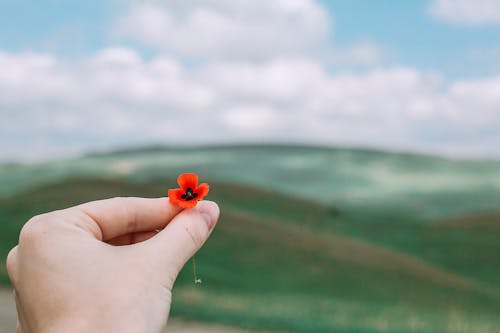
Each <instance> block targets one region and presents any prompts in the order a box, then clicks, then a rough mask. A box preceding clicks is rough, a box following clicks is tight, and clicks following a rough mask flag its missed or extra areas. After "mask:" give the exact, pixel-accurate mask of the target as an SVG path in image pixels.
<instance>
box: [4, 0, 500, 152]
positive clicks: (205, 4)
mask: <svg viewBox="0 0 500 333" xmlns="http://www.w3.org/2000/svg"><path fill="white" fill-rule="evenodd" d="M496 9H498V10H496ZM498 13H500V2H498V1H495V0H475V1H474V0H428V1H419V0H406V1H391V0H378V1H370V0H350V1H344V0H317V1H314V0H295V1H288V2H287V1H283V0H272V1H264V0H255V1H250V0H235V1H231V0H219V1H215V0H207V1H197V0H184V1H182V0H170V1H166V0H165V1H161V0H151V1H134V0H129V1H126V2H125V1H96V0H90V1H62V0H60V1H58V0H52V1H14V0H0V70H2V68H1V67H2V66H4V69H5V70H4V71H3V73H7V74H5V75H4V77H3V78H2V75H1V74H0V123H3V124H4V127H3V131H2V134H0V139H1V140H0V141H3V142H4V144H3V146H1V145H0V160H9V159H21V160H24V159H30V158H34V159H38V158H46V157H49V158H50V157H51V156H67V155H71V154H77V153H80V152H84V151H86V150H89V149H101V148H102V149H106V148H109V147H115V146H124V145H127V144H134V143H138V144H142V143H148V142H174V143H175V142H177V141H178V139H177V132H176V131H177V130H178V129H179V128H180V127H182V126H185V124H186V123H188V122H189V123H190V125H191V126H194V128H195V129H196V130H198V131H203V135H201V136H200V137H198V138H195V139H193V140H194V141H193V143H204V142H248V141H280V142H282V141H286V142H288V141H292V142H309V143H320V144H327V145H343V144H349V145H360V146H374V147H377V148H383V149H391V150H411V151H424V152H431V153H437V154H445V155H450V156H458V157H489V156H491V155H494V156H500V148H498V146H500V145H497V144H495V142H500V133H499V132H500V97H498V94H500V93H497V91H500V90H498V89H500V60H499V59H500V14H498ZM23 80H25V81H23ZM2 92H3V94H2ZM300 95H303V96H300ZM297 96H300V97H302V98H300V99H298V98H297ZM141 103H142V104H141ZM2 118H3V119H2ZM27 119H29V120H30V122H28V123H27ZM96 119H97V120H98V122H99V123H102V124H108V126H102V128H101V127H99V126H97V127H93V126H91V125H92V124H93V122H94V121H95V120H96ZM193 119H194V120H193ZM193 122H194V124H193ZM206 124H209V127H208V128H207V126H206ZM0 129H2V126H1V125H0ZM19 138H22V140H20V139H19ZM394 138H397V140H394ZM497 140H498V141H497ZM32 150H37V151H38V150H41V151H44V152H45V153H44V156H38V155H37V156H35V157H27V154H26V153H25V151H32ZM39 155H41V153H39ZM30 156H32V155H30Z"/></svg>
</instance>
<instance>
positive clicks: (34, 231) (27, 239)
mask: <svg viewBox="0 0 500 333" xmlns="http://www.w3.org/2000/svg"><path fill="white" fill-rule="evenodd" d="M47 227H48V226H47V214H42V215H37V216H34V217H32V218H31V219H29V220H28V222H26V223H25V224H24V226H23V227H22V229H21V232H20V233H19V244H21V245H22V244H25V243H31V242H33V241H36V240H38V239H40V238H42V237H43V236H44V234H45V233H46V232H47Z"/></svg>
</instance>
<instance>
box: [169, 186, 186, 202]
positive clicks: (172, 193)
mask: <svg viewBox="0 0 500 333" xmlns="http://www.w3.org/2000/svg"><path fill="white" fill-rule="evenodd" d="M183 193H184V191H183V190H181V189H180V188H176V189H173V190H168V199H169V200H170V203H171V204H173V205H179V204H180V203H181V202H182V201H183V199H182V198H181V195H182V194H183Z"/></svg>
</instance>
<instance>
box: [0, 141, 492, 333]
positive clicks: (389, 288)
mask: <svg viewBox="0 0 500 333" xmlns="http://www.w3.org/2000/svg"><path fill="white" fill-rule="evenodd" d="M300 149H303V148H300ZM164 153H165V152H162V154H164ZM226 153H227V152H226ZM341 153H342V154H343V155H344V157H345V155H346V154H347V152H341ZM123 154H124V153H120V154H118V156H120V157H119V158H120V161H121V162H122V163H124V162H123V161H124V158H125V157H124V155H123ZM130 154H135V153H131V152H126V153H125V155H127V156H128V158H129V159H130V158H131V157H130ZM141 154H145V152H142V153H141ZM148 154H153V153H152V152H148ZM176 154H179V153H176ZM186 154H187V153H186ZM217 154H218V156H219V157H220V156H222V155H223V154H222V153H221V152H218V153H217ZM261 154H264V153H262V152H261ZM294 154H297V152H296V151H295V153H294ZM315 154H318V152H317V151H316V152H315ZM327 154H331V152H327ZM360 154H361V156H358V157H356V158H354V157H352V156H351V157H350V158H349V160H350V161H353V160H360V159H361V160H363V158H364V159H365V160H364V163H368V162H367V161H366V159H367V157H366V154H368V155H369V154H372V155H373V156H372V157H373V158H375V159H376V160H378V162H377V163H378V164H382V160H383V158H382V157H381V156H378V155H377V154H375V153H373V152H372V153H369V152H360ZM384 154H385V153H384ZM384 154H382V155H383V156H385V157H384V158H389V160H390V161H392V162H390V163H396V162H394V161H395V160H397V163H396V164H398V165H401V164H404V163H406V165H414V164H419V163H420V164H421V165H420V166H419V167H418V168H420V169H421V170H432V169H434V171H435V172H437V174H443V175H445V173H444V171H443V170H442V169H441V168H438V167H436V165H441V164H443V163H444V164H447V165H448V166H449V165H452V166H453V167H451V170H452V171H450V173H451V174H454V175H455V176H453V177H457V178H459V177H460V175H463V177H464V184H465V185H464V184H462V183H460V182H459V181H458V180H457V179H455V178H453V177H452V176H450V175H448V176H446V175H445V176H446V177H448V180H446V181H443V180H442V181H441V184H443V185H442V187H439V186H437V185H436V184H435V183H433V182H431V183H425V184H424V183H423V181H422V179H434V180H435V179H436V178H437V176H436V173H432V172H431V171H428V172H425V173H423V172H421V173H417V174H416V175H415V174H414V173H411V172H410V171H408V167H401V168H402V169H401V170H406V171H405V172H406V178H405V177H403V176H402V174H401V173H395V177H396V178H397V177H399V178H400V180H398V184H399V189H400V190H399V191H397V190H396V189H397V188H398V187H397V186H396V185H394V184H392V185H390V186H389V187H391V189H389V190H388V189H387V188H386V189H385V191H382V190H381V191H380V193H381V194H380V195H376V193H378V192H377V191H375V190H373V191H374V192H373V193H374V194H371V193H372V192H371V191H369V193H368V192H367V193H363V195H354V196H343V195H341V194H339V193H336V192H335V191H333V190H331V191H330V192H328V191H326V190H324V191H323V190H322V188H325V184H319V185H321V186H323V187H321V186H319V185H318V184H317V183H315V182H314V181H312V180H311V181H310V183H309V184H310V185H309V186H307V184H308V183H307V182H304V183H302V187H300V186H299V185H298V184H299V180H295V181H294V182H295V183H293V182H292V183H293V184H291V185H290V184H285V185H279V186H275V185H274V184H275V183H272V181H269V183H267V185H266V186H264V185H263V184H260V183H258V182H253V181H252V177H254V178H257V176H255V173H257V174H258V173H259V172H264V171H262V170H256V171H251V170H248V171H247V172H249V173H250V172H253V173H254V174H252V175H243V176H242V177H241V179H239V180H238V179H233V178H231V177H227V181H225V182H224V181H222V180H224V179H225V178H224V177H223V176H221V175H218V174H216V173H215V172H212V173H211V172H208V175H209V176H208V177H207V178H208V179H206V178H205V177H204V180H208V181H209V182H210V183H211V188H212V192H211V193H210V196H209V199H211V200H215V201H217V202H219V204H220V206H221V211H222V215H221V221H220V223H219V225H218V227H217V229H216V231H215V232H214V234H213V237H212V238H211V239H210V240H209V242H208V243H207V244H206V246H205V247H204V248H203V249H202V250H201V252H200V253H199V254H198V255H197V264H198V271H199V274H200V276H201V277H202V278H203V280H204V283H203V284H202V285H201V286H199V285H196V286H195V285H193V283H192V273H191V267H190V266H189V265H188V266H187V267H186V268H185V269H184V271H183V272H182V273H181V274H180V276H179V279H178V283H177V284H176V287H175V290H174V300H173V307H172V316H176V317H182V318H186V319H194V320H197V321H207V322H218V323H223V324H231V325H235V326H240V327H245V328H251V329H267V330H281V331H290V332H340V333H342V332H362V333H363V332H366V333H375V332H394V333H396V332H436V333H438V332H479V333H480V332H497V331H498V327H500V288H499V286H500V242H498V239H500V238H499V236H500V208H499V209H498V211H495V209H494V206H493V205H492V204H491V202H492V201H488V200H492V199H491V198H496V196H498V195H499V194H498V191H497V188H496V187H495V186H496V185H495V184H496V183H492V182H488V180H489V178H488V177H490V178H491V177H493V175H495V172H496V171H493V170H492V166H494V165H495V163H494V162H488V163H486V162H484V163H483V162H481V163H479V164H478V167H477V168H478V169H481V168H483V169H482V170H483V178H484V179H483V178H481V177H480V175H475V174H474V173H473V172H472V171H471V170H472V169H473V168H474V164H473V163H470V162H456V163H458V166H457V165H455V164H454V163H455V162H452V161H446V160H441V159H435V158H431V157H422V159H423V160H426V161H427V162H426V163H424V162H422V160H421V159H418V158H417V157H416V156H411V155H410V156H406V157H405V156H402V155H396V156H392V155H384ZM192 155H193V153H192ZM192 155H190V156H191V157H192ZM229 155H230V154H229ZM229 155H228V156H229ZM264 155H265V154H264ZM351 155H352V153H351ZM134 156H135V155H134ZM317 156H319V155H317ZM198 157H199V156H198ZM92 158H101V159H106V160H107V161H108V162H109V161H111V160H113V161H114V162H113V163H117V162H116V158H117V156H116V155H115V156H114V157H112V156H105V157H92ZM134 158H137V157H136V156H135V157H134ZM142 158H143V157H142ZM199 158H200V159H201V157H199ZM331 158H333V157H331ZM335 158H336V159H337V160H338V161H340V160H341V158H340V157H335ZM405 158H406V159H409V161H406V162H404V163H403V160H404V159H405ZM228 160H229V158H228ZM288 160H290V156H288ZM412 160H413V162H412ZM271 162H272V161H271ZM271 162H269V161H268V162H267V163H270V164H272V163H271ZM275 162H276V161H275ZM417 162H418V163H417ZM65 163H66V164H65V165H63V167H61V169H60V170H58V171H57V172H56V171H54V170H53V169H54V164H55V163H54V164H52V165H51V167H49V166H48V165H49V164H47V165H46V166H43V167H41V166H30V167H28V168H32V169H36V168H39V169H43V168H45V169H46V170H45V171H44V172H45V174H44V175H47V174H50V173H51V172H53V174H52V175H54V174H57V177H55V176H51V177H46V178H44V181H43V182H34V183H33V184H32V185H31V186H28V185H26V184H27V183H22V184H21V183H19V182H17V183H15V182H14V179H15V178H11V182H10V183H9V186H11V188H16V190H13V191H11V192H10V193H5V194H4V195H3V196H2V197H1V198H0V220H1V221H2V222H1V227H0V228H1V230H0V253H1V255H2V257H3V258H5V255H6V253H7V251H8V249H10V247H12V246H13V245H15V243H16V239H17V234H18V232H19V229H20V227H21V225H22V224H23V223H24V221H26V220H27V219H28V218H29V217H31V216H32V215H35V214H38V213H40V212H44V211H48V210H53V209H60V208H63V207H67V206H70V205H74V204H77V203H80V202H84V201H89V200H95V199H99V198H107V197H112V196H117V195H120V196H128V195H133V196H145V197H156V196H162V195H165V192H166V188H168V187H169V186H170V185H172V184H174V178H172V177H170V178H156V177H158V175H157V173H156V172H157V168H158V166H157V167H155V168H152V167H151V166H149V167H147V168H146V167H145V169H146V170H156V171H155V172H153V171H152V172H151V174H147V173H146V172H145V170H144V169H141V172H140V173H139V172H135V173H127V174H126V175H125V174H121V175H119V176H117V174H116V173H115V174H112V175H114V176H113V177H112V178H109V177H108V174H107V173H106V172H102V174H101V177H97V176H96V175H97V171H98V167H96V166H95V165H96V164H95V161H94V162H92V163H94V164H92V163H90V164H92V165H93V167H92V168H94V169H92V168H87V169H86V170H87V171H86V172H83V171H82V170H84V168H83V167H82V168H81V169H79V170H80V171H79V172H74V170H73V172H68V171H67V170H66V168H68V164H71V163H74V164H76V163H75V162H65ZM142 163H144V162H142ZM155 163H158V161H156V162H155ZM162 163H163V162H162ZM192 163H194V162H192ZM339 163H340V162H339ZM346 163H347V162H345V160H344V166H345V164H346ZM360 163H361V162H360ZM388 163H389V162H388ZM390 163H389V164H390ZM433 163H434V164H436V165H434V164H433ZM102 164H103V165H104V164H105V163H102ZM354 164H355V163H354ZM368 164H370V165H372V166H373V165H375V164H376V163H375V162H374V161H373V160H370V162H369V163H368ZM424 164H425V165H424ZM143 165H145V164H143ZM148 165H151V163H150V164H148ZM349 165H350V164H349ZM429 165H431V166H429ZM486 165H487V167H486ZM86 166H87V167H88V166H89V164H87V165H86ZM11 167H12V166H11ZM330 167H332V166H331V165H330ZM338 168H339V169H340V164H339V167H338ZM359 168H361V167H358V169H359ZM378 168H379V169H384V168H383V167H382V166H379V167H378ZM387 168H389V167H387V166H386V167H385V169H387ZM390 168H394V165H392V166H391V167H390ZM413 168H417V167H416V166H415V165H414V166H413ZM436 168H437V170H436ZM90 169H92V170H93V171H92V172H90V171H88V170H90ZM325 169H326V168H325ZM348 169H349V168H347V170H343V171H341V170H336V171H335V172H336V173H338V174H341V173H348V172H349V170H348ZM469 169H470V170H469ZM50 170H52V171H50ZM207 170H208V169H207ZM272 170H275V171H273V172H274V173H273V175H276V170H279V167H275V169H272ZM308 170H310V169H308ZM197 171H198V170H197ZM299 171H300V170H298V171H297V174H296V175H300V172H299ZM486 171H488V172H486ZM8 172H10V175H13V174H17V175H21V174H22V173H23V172H25V173H27V171H26V170H10V171H8ZM231 172H232V171H231V170H229V171H228V173H231ZM350 172H352V173H355V170H351V171H350ZM356 172H358V174H356V176H357V177H358V178H360V179H358V180H356V179H355V177H351V179H352V181H353V182H354V183H355V184H351V185H350V184H344V185H342V180H341V179H340V178H339V179H337V181H338V182H340V183H339V187H342V186H343V187H344V189H350V190H351V191H354V190H355V189H359V190H357V192H356V193H361V192H360V191H361V189H362V185H356V184H358V183H363V181H364V182H366V183H367V184H368V183H370V184H372V185H371V186H372V187H374V186H375V185H373V183H374V181H373V180H371V181H369V180H368V178H367V176H366V172H365V173H363V175H364V177H361V176H360V174H361V171H359V170H358V171H356ZM42 174H43V173H42ZM292 174H293V173H290V174H288V175H281V177H280V180H283V179H284V178H286V177H291V176H292ZM380 174H381V173H380V171H378V175H379V176H380ZM410 174H413V178H412V177H410V176H409V175H410ZM102 175H104V177H103V176H102ZM146 175H147V177H146ZM466 175H469V176H466ZM1 176H2V174H1V172H0V179H1ZM4 177H5V174H4ZM32 177H33V178H35V176H34V175H33V176H32ZM267 177H268V178H269V179H271V178H272V177H270V176H269V175H268V176H267ZM311 177H312V176H311ZM329 177H330V178H329V179H333V178H334V177H333V176H329ZM467 177H469V178H467ZM21 178H22V177H20V179H21ZM401 178H405V179H404V181H403V180H402V179H401ZM452 178H453V179H452ZM22 179H24V178H22ZM310 179H312V178H310ZM450 179H452V180H450ZM472 183H474V184H475V186H470V187H469V188H468V191H466V190H464V188H466V187H467V186H468V185H471V184H472ZM16 184H18V185H16ZM19 184H21V185H22V186H21V185H19ZM15 186H18V187H15ZM294 186H295V187H296V188H297V189H298V190H296V191H292V190H291V189H292V188H295V187H294ZM326 186H335V182H334V181H333V180H330V183H329V184H326ZM301 188H303V189H304V192H305V194H304V193H301V192H300V189H301ZM312 189H315V191H316V192H315V193H317V195H318V196H319V197H320V199H322V200H315V196H314V195H313V193H314V191H313V190H312ZM454 189H455V190H454ZM457 189H458V190H457ZM345 191H347V190H345ZM323 193H327V194H326V196H327V197H328V200H324V197H322V194H323ZM292 194H293V195H292ZM344 194H345V192H344ZM396 194H398V195H396ZM426 194H429V196H430V197H427V196H426ZM474 194H478V195H479V194H480V195H479V197H476V199H475V200H472V201H470V200H469V198H470V197H473V195H474ZM488 194H491V195H489V196H488ZM483 197H487V198H488V199H487V200H484V201H483V200H482V199H481V198H483ZM453 202H454V203H455V205H456V206H457V207H456V209H453V204H452V203H453ZM391 203H392V204H391ZM440 205H442V206H443V207H444V208H442V209H440ZM422 212H423V213H422ZM0 276H1V277H2V281H3V282H4V283H7V279H6V276H5V271H1V272H0Z"/></svg>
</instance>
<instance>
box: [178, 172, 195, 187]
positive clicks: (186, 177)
mask: <svg viewBox="0 0 500 333" xmlns="http://www.w3.org/2000/svg"><path fill="white" fill-rule="evenodd" d="M177 183H179V186H180V187H181V189H183V190H186V189H187V188H188V187H190V188H192V189H193V190H194V189H195V188H196V186H198V176H197V175H196V174H195V173H183V174H181V175H179V177H178V178H177Z"/></svg>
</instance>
